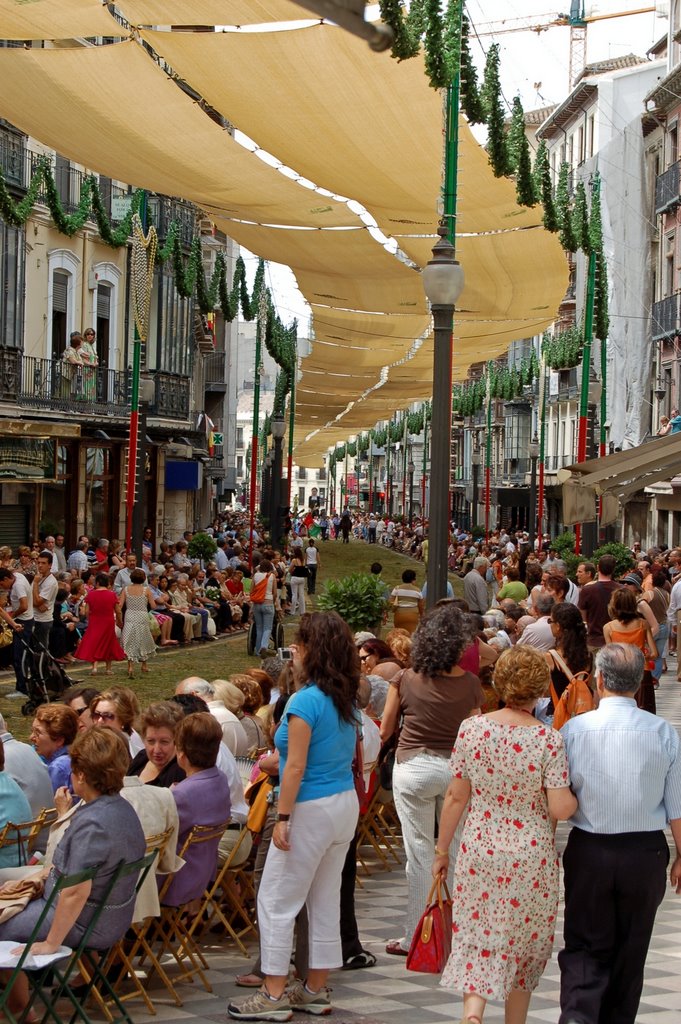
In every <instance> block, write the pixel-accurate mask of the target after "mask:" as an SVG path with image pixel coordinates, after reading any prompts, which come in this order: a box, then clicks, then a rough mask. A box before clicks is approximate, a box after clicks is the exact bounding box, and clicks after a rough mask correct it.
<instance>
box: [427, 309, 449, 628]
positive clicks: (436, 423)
mask: <svg viewBox="0 0 681 1024" xmlns="http://www.w3.org/2000/svg"><path fill="white" fill-rule="evenodd" d="M432 310H433V326H434V341H433V413H432V420H431V425H430V435H431V442H430V507H429V518H428V570H427V574H426V580H427V588H426V603H427V605H428V607H429V608H433V607H434V605H435V604H436V602H437V601H439V600H440V598H442V597H444V596H445V594H446V592H447V551H448V547H449V444H450V442H449V439H450V437H451V433H452V328H453V324H454V307H453V306H433V307H432Z"/></svg>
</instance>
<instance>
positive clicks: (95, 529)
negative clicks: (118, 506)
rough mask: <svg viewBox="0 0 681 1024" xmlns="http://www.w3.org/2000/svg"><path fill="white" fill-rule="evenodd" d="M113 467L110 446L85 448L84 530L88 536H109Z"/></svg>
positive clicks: (112, 503)
mask: <svg viewBox="0 0 681 1024" xmlns="http://www.w3.org/2000/svg"><path fill="white" fill-rule="evenodd" d="M113 487H114V467H113V453H112V451H111V449H110V448H86V450H85V530H84V532H85V533H86V534H87V536H88V537H110V536H111V523H112V513H113V509H114V493H113Z"/></svg>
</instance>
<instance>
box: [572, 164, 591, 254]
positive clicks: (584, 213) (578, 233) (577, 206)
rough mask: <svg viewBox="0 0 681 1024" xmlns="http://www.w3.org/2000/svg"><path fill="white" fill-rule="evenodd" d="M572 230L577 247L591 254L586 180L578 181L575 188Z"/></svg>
mask: <svg viewBox="0 0 681 1024" xmlns="http://www.w3.org/2000/svg"><path fill="white" fill-rule="evenodd" d="M572 231H573V234H574V236H575V242H576V243H577V248H578V249H581V250H582V251H583V252H584V253H585V254H586V255H587V256H588V254H589V211H588V207H587V203H586V189H585V188H584V182H583V181H578V182H577V187H576V188H575V200H574V203H573V207H572Z"/></svg>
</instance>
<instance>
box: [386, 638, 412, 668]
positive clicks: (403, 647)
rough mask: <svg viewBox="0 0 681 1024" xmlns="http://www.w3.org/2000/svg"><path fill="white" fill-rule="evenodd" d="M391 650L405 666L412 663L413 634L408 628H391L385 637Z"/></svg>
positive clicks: (407, 666)
mask: <svg viewBox="0 0 681 1024" xmlns="http://www.w3.org/2000/svg"><path fill="white" fill-rule="evenodd" d="M385 642H386V643H387V645H388V647H389V648H390V650H391V651H392V652H393V654H394V655H395V657H396V658H397V660H398V661H399V662H400V664H401V665H403V666H404V667H405V668H409V666H410V665H411V634H410V632H409V630H407V629H391V630H390V632H389V633H388V634H387V636H386V638H385Z"/></svg>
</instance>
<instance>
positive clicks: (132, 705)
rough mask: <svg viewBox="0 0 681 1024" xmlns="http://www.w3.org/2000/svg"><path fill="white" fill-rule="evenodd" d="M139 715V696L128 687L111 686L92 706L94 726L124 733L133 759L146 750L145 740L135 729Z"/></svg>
mask: <svg viewBox="0 0 681 1024" xmlns="http://www.w3.org/2000/svg"><path fill="white" fill-rule="evenodd" d="M139 714H140V702H139V700H138V699H137V694H136V693H135V692H134V691H133V690H131V689H130V688H129V687H128V686H110V687H109V688H108V690H104V692H103V693H99V694H97V696H96V697H94V699H93V700H92V703H91V704H90V716H91V718H92V723H93V725H105V726H108V728H109V729H114V730H115V731H116V732H120V733H122V734H123V737H124V739H125V741H126V743H127V744H128V746H129V748H130V755H131V757H134V756H135V755H136V754H139V752H140V750H144V740H143V739H142V737H141V736H140V735H139V733H137V732H135V729H134V724H135V721H136V719H137V717H138V716H139Z"/></svg>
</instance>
